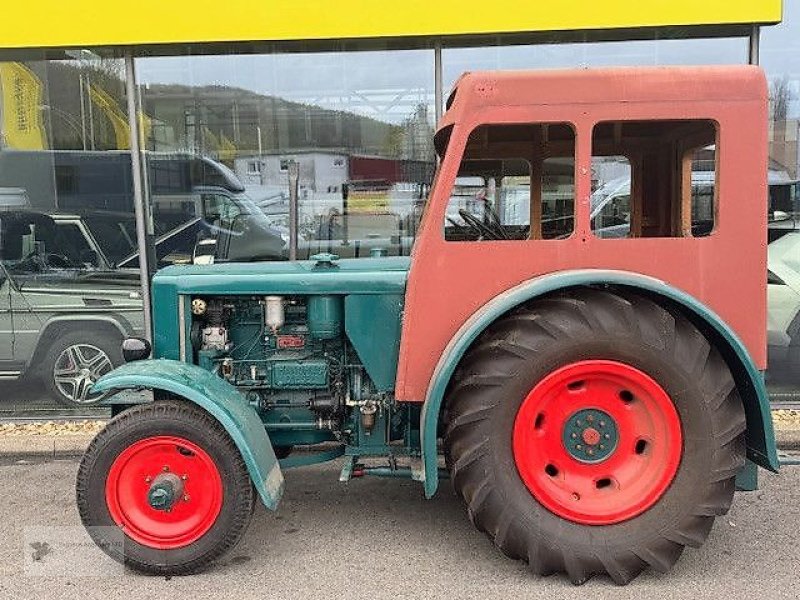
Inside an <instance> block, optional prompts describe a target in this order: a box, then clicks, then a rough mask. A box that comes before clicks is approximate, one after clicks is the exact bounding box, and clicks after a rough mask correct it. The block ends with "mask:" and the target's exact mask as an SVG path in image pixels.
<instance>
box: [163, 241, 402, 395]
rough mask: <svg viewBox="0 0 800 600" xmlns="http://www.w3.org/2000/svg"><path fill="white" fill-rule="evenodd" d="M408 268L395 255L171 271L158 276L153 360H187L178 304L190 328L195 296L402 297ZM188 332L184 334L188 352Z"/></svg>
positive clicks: (187, 267) (189, 267)
mask: <svg viewBox="0 0 800 600" xmlns="http://www.w3.org/2000/svg"><path fill="white" fill-rule="evenodd" d="M409 266H410V259H409V258H408V257H405V256H393V257H386V258H372V259H369V260H364V259H343V260H337V261H336V262H335V263H333V264H332V266H331V267H324V268H320V266H319V263H318V262H317V261H308V260H305V261H294V262H253V263H218V264H213V265H175V266H171V267H167V268H165V269H162V270H160V271H159V272H158V273H156V275H155V276H154V277H153V288H152V289H153V293H152V298H153V307H154V310H153V356H154V357H155V358H171V359H175V360H180V359H182V358H188V357H181V356H179V349H178V339H179V336H178V334H179V327H180V324H179V318H178V303H179V302H183V303H184V313H185V314H186V316H187V319H186V324H184V326H185V327H188V326H189V325H188V324H189V323H190V319H188V316H189V315H190V314H191V313H190V312H189V310H188V306H189V303H190V302H191V297H192V296H196V295H208V296H231V295H250V296H263V295H268V294H269V295H281V294H298V295H312V296H315V295H339V296H344V295H347V296H350V297H352V296H353V295H361V294H371V295H383V294H386V295H390V296H399V297H400V298H401V299H402V297H403V295H404V293H405V286H406V279H407V275H408V268H409ZM398 314H399V312H398ZM398 327H399V325H398ZM398 330H399V329H398ZM188 333H189V332H188V330H186V331H184V335H185V336H186V340H187V350H188V349H189V343H188V339H189V338H188ZM398 335H399V334H398ZM395 362H396V357H395ZM392 368H393V369H395V368H396V365H395V366H394V367H392ZM391 387H392V388H393V387H394V382H392V385H391Z"/></svg>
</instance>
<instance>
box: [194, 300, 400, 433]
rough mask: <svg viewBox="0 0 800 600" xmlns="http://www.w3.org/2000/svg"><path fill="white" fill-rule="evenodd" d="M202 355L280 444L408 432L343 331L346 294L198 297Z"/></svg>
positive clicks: (197, 350)
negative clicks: (250, 406) (249, 404)
mask: <svg viewBox="0 0 800 600" xmlns="http://www.w3.org/2000/svg"><path fill="white" fill-rule="evenodd" d="M191 314H192V323H191V330H190V335H189V338H190V341H191V346H192V352H193V357H194V361H195V363H196V364H197V365H199V366H200V367H202V368H204V369H207V370H209V371H211V372H213V373H215V374H217V375H218V376H219V377H222V378H223V379H225V380H227V381H228V382H229V383H231V384H233V385H234V386H236V387H237V388H238V389H239V390H240V391H241V392H242V393H243V394H244V395H245V397H246V398H247V399H248V401H249V402H250V403H251V404H252V405H253V406H255V408H256V409H257V411H258V412H259V415H260V416H261V418H262V420H263V421H264V424H265V426H266V428H267V430H268V431H269V433H270V438H271V439H272V440H273V443H274V444H275V445H295V444H311V443H318V442H321V441H328V440H337V441H343V442H345V443H348V444H354V445H359V446H363V445H364V444H367V445H380V446H381V447H385V445H386V444H388V443H390V442H391V441H392V440H393V439H397V438H398V437H402V435H403V433H402V419H401V418H400V416H399V415H398V414H395V412H394V411H395V405H394V402H393V398H391V397H390V396H389V395H387V394H379V393H376V391H375V388H374V386H373V385H372V382H371V380H370V378H369V377H368V375H367V374H366V371H365V369H364V366H363V365H362V364H361V362H360V361H359V359H358V356H357V354H356V352H355V351H354V349H353V348H352V346H351V344H350V343H349V342H348V340H347V337H346V335H345V333H344V331H343V322H344V315H343V299H342V297H340V296H333V295H331V296H326V295H321V296H262V297H250V296H247V297H243V296H231V297H195V298H192V302H191Z"/></svg>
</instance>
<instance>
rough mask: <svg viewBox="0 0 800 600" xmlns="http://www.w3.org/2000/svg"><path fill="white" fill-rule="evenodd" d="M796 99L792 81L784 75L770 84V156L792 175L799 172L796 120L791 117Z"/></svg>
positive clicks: (776, 165)
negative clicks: (790, 113)
mask: <svg viewBox="0 0 800 600" xmlns="http://www.w3.org/2000/svg"><path fill="white" fill-rule="evenodd" d="M794 99H795V93H794V90H793V89H792V87H791V81H790V80H789V78H788V77H786V76H784V77H782V78H780V79H775V80H773V81H772V83H771V84H770V89H769V100H770V112H771V113H772V115H771V116H772V123H771V127H770V145H769V156H770V159H771V161H772V163H773V167H777V168H780V169H784V170H785V171H786V172H787V174H788V175H789V176H790V177H796V176H797V174H798V163H800V154H799V153H798V142H797V135H796V134H797V127H798V123H797V121H796V120H792V119H790V118H789V112H790V109H791V104H792V102H793V101H794Z"/></svg>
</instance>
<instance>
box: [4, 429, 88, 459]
mask: <svg viewBox="0 0 800 600" xmlns="http://www.w3.org/2000/svg"><path fill="white" fill-rule="evenodd" d="M92 439H94V434H74V435H9V436H0V456H2V457H4V458H26V457H36V458H71V457H76V456H81V455H82V454H83V452H84V451H85V450H86V447H87V446H88V445H89V443H90V442H91V441H92Z"/></svg>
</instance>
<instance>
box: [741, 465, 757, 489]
mask: <svg viewBox="0 0 800 600" xmlns="http://www.w3.org/2000/svg"><path fill="white" fill-rule="evenodd" d="M736 489H737V490H738V491H740V492H752V491H755V490H757V489H758V465H757V464H756V463H754V462H753V461H751V460H748V461H747V462H745V463H744V469H742V470H741V471H739V473H738V474H737V475H736Z"/></svg>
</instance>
